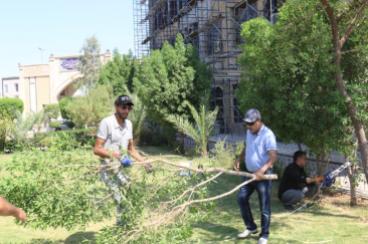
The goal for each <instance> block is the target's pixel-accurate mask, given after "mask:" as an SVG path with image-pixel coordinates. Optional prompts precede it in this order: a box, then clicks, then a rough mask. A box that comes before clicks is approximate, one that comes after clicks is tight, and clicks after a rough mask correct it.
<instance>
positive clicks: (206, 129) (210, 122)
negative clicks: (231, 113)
mask: <svg viewBox="0 0 368 244" xmlns="http://www.w3.org/2000/svg"><path fill="white" fill-rule="evenodd" d="M184 105H186V106H188V108H189V111H190V114H191V119H192V120H193V121H194V123H193V122H191V121H190V120H189V119H187V118H186V117H184V116H179V115H169V116H167V117H166V120H167V121H169V122H170V123H172V124H173V125H174V126H175V127H176V128H177V129H178V131H179V132H181V133H183V134H185V135H186V136H188V137H190V138H192V139H193V140H194V142H195V143H196V147H197V152H199V153H200V154H201V155H202V156H207V144H208V139H209V137H210V135H211V133H212V131H213V128H214V125H215V122H216V116H217V113H218V108H216V109H215V110H214V111H207V110H206V107H205V106H204V105H201V108H200V111H197V110H196V109H195V108H194V106H193V105H191V104H190V103H189V102H184Z"/></svg>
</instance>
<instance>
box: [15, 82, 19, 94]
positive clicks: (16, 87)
mask: <svg viewBox="0 0 368 244" xmlns="http://www.w3.org/2000/svg"><path fill="white" fill-rule="evenodd" d="M15 91H16V92H18V91H19V85H18V84H15Z"/></svg>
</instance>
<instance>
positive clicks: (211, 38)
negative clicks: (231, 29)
mask: <svg viewBox="0 0 368 244" xmlns="http://www.w3.org/2000/svg"><path fill="white" fill-rule="evenodd" d="M218 23H219V22H218ZM219 27H220V24H217V25H216V24H214V25H213V26H212V27H211V28H210V29H209V31H208V33H207V34H208V46H207V55H211V54H215V53H219V52H221V51H222V41H221V30H220V28H219Z"/></svg>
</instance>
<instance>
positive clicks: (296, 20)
mask: <svg viewBox="0 0 368 244" xmlns="http://www.w3.org/2000/svg"><path fill="white" fill-rule="evenodd" d="M340 8H341V6H340ZM329 33H330V27H329V22H328V21H327V19H326V17H325V14H324V9H323V8H322V5H321V4H320V1H319V0H310V1H303V2H301V1H297V0H289V1H287V2H286V4H285V5H284V6H283V7H282V8H281V11H280V15H279V18H278V22H277V23H276V24H275V25H271V24H269V23H268V22H267V21H266V20H264V19H255V20H251V21H249V22H247V23H245V24H244V26H243V31H242V36H243V37H244V39H245V40H246V44H245V45H244V46H243V53H242V55H241V57H240V63H241V66H242V70H243V74H242V81H241V83H240V88H239V91H238V94H237V96H238V98H239V101H240V104H241V106H242V107H243V108H246V107H252V106H256V107H259V108H260V109H261V110H262V111H263V114H264V119H265V120H266V121H268V122H269V123H271V126H272V128H273V129H274V130H275V131H276V133H277V134H278V136H279V137H281V138H282V139H283V140H285V141H294V142H301V143H305V144H306V145H308V146H309V147H310V149H311V150H312V151H313V152H314V153H315V154H317V155H327V154H329V152H330V151H331V150H332V149H338V150H340V151H342V152H344V153H349V155H346V156H347V157H350V154H351V152H350V151H351V150H350V149H351V148H352V147H353V145H354V138H352V134H351V132H349V128H351V127H352V125H353V123H352V122H351V121H350V116H349V115H350V113H348V108H347V106H346V100H345V99H344V97H343V96H341V93H339V90H338V89H336V81H335V72H336V67H335V65H334V64H333V63H332V62H331V60H332V55H331V50H333V45H332V43H331V38H330V34H329ZM367 35H368V30H367V28H360V29H359V31H358V32H356V34H355V35H354V38H351V40H350V41H349V42H348V43H347V46H349V49H347V50H343V51H345V53H344V55H345V56H344V62H342V63H341V69H342V71H343V73H344V74H345V77H346V79H347V82H346V84H347V89H348V90H349V91H350V92H352V94H353V97H352V99H353V100H354V102H355V103H356V104H357V106H358V108H359V109H360V113H359V115H360V116H361V117H360V119H361V121H368V120H367V116H366V115H365V114H364V113H363V111H366V109H367V108H368V106H367V101H366V97H367V96H368V84H367V82H366V81H365V82H364V79H366V74H367V67H368V66H367V55H366V54H367V41H366V38H364V36H367ZM270 54H272V55H270ZM364 115H365V116H364ZM320 158H321V157H320Z"/></svg>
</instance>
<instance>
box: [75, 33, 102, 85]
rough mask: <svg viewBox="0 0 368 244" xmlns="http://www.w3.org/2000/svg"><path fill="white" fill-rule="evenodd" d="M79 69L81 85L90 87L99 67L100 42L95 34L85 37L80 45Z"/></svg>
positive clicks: (95, 81)
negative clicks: (81, 45)
mask: <svg viewBox="0 0 368 244" xmlns="http://www.w3.org/2000/svg"><path fill="white" fill-rule="evenodd" d="M81 51H82V56H81V58H80V63H79V67H78V68H79V71H80V72H81V73H82V75H83V77H82V78H80V80H79V85H80V86H81V87H86V88H91V87H92V86H94V85H95V84H96V83H97V81H98V78H99V73H100V69H101V57H100V44H99V43H98V40H97V38H96V37H95V36H92V37H90V38H87V39H86V41H85V43H84V45H83V47H82V50H81Z"/></svg>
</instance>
